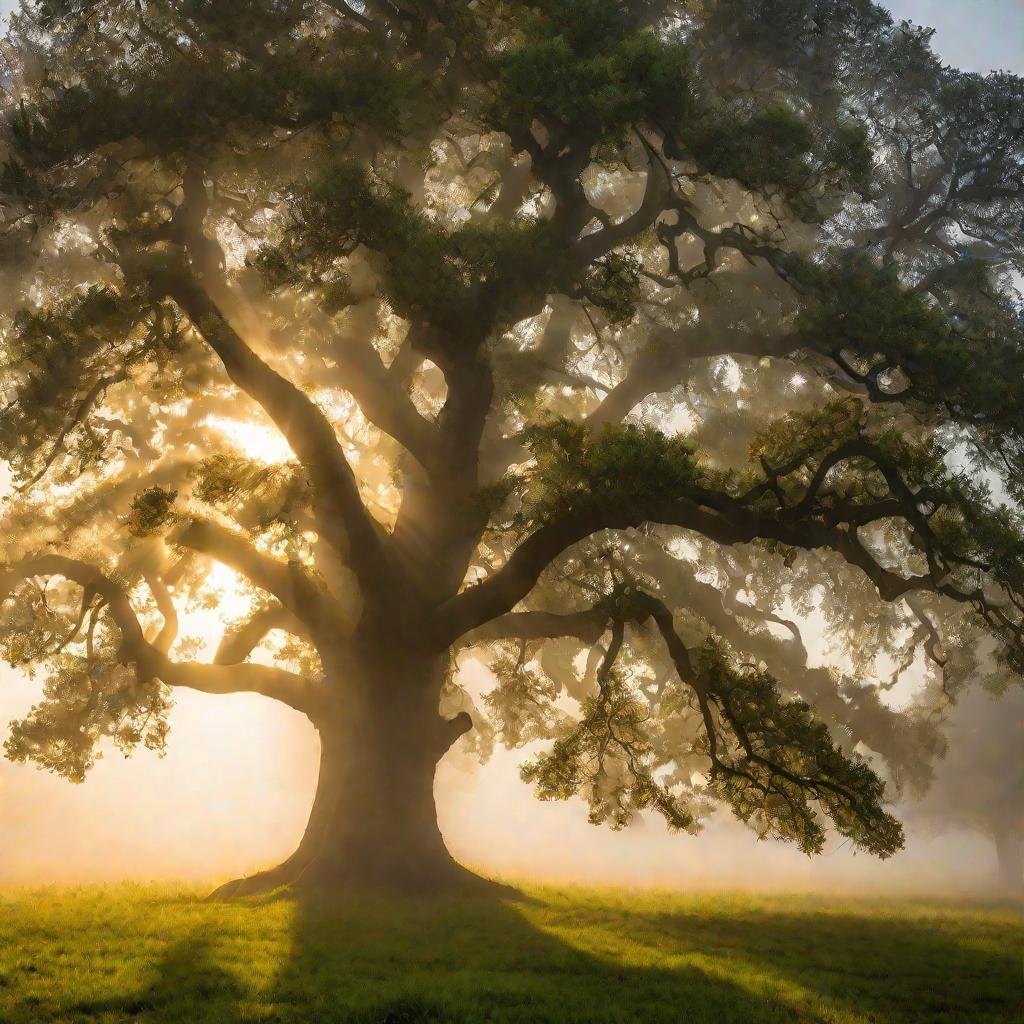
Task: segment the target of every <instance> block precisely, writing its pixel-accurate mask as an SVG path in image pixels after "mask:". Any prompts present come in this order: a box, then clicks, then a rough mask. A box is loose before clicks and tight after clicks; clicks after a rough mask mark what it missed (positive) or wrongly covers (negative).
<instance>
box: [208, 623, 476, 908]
mask: <svg viewBox="0 0 1024 1024" xmlns="http://www.w3.org/2000/svg"><path fill="white" fill-rule="evenodd" d="M445 668H446V664H445V660H444V659H443V658H437V657H436V656H430V655H425V654H422V653H420V654H416V653H413V654H409V653H407V652H403V651H401V650H399V651H393V650H392V651H389V650H388V649H387V644H386V641H382V642H381V645H380V647H379V648H378V650H377V651H376V652H375V653H374V654H373V656H372V657H367V658H364V659H362V660H361V662H360V663H358V664H351V663H349V664H347V665H346V666H345V675H346V678H342V679H340V680H339V686H338V687H337V688H336V689H337V692H338V693H339V694H340V695H341V697H340V699H339V700H338V702H337V704H336V706H335V707H333V708H332V710H331V712H330V714H329V715H328V716H327V717H326V718H325V719H324V720H323V721H322V722H320V723H318V727H319V733H320V746H321V754H320V777H319V780H318V783H317V791H316V796H315V797H314V801H313V807H312V810H311V812H310V818H309V824H308V825H307V826H306V832H305V834H304V836H303V838H302V841H301V843H300V844H299V847H298V849H297V850H296V851H295V853H293V854H292V856H291V857H289V858H288V859H287V860H286V861H285V862H284V863H282V864H280V865H278V866H277V867H276V868H272V869H270V870H269V871H264V872H260V873H259V874H257V875H253V876H250V877H248V878H243V879H239V880H237V881H235V882H229V883H227V885H224V886H221V888H220V889H218V890H217V891H216V892H215V893H214V894H213V895H214V897H221V896H223V897H229V896H240V895H253V894H256V893H261V892H267V891H270V890H272V889H276V888H279V887H280V886H284V885H289V886H293V887H302V888H306V887H310V888H312V887H326V888H339V889H340V888H357V889H399V890H404V891H416V892H424V891H432V890H440V889H449V888H453V887H462V886H472V885H473V883H474V881H475V882H477V883H479V884H480V885H486V883H484V881H483V880H482V879H478V878H476V876H474V875H472V874H471V873H470V872H468V871H466V870H465V869H464V868H462V867H460V866H459V865H458V864H457V863H456V862H455V861H454V860H453V859H452V856H451V854H449V852H448V850H447V848H446V847H445V844H444V839H443V838H442V836H441V831H440V829H439V828H438V824H437V809H436V806H435V803H434V775H435V771H436V768H437V763H438V761H440V759H441V758H442V757H443V756H444V754H445V753H446V752H447V750H448V748H449V747H450V746H451V745H452V743H453V742H454V741H455V740H456V739H457V738H458V737H459V736H460V735H462V734H463V733H464V732H466V731H467V730H468V729H469V728H471V727H472V722H471V721H470V719H469V716H468V715H465V714H463V715H460V716H459V717H458V718H457V719H454V720H452V721H445V720H444V719H443V718H441V716H440V715H439V713H438V702H439V698H440V691H441V685H442V682H443V679H444V671H445Z"/></svg>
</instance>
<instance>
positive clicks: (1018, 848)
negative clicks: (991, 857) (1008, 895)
mask: <svg viewBox="0 0 1024 1024" xmlns="http://www.w3.org/2000/svg"><path fill="white" fill-rule="evenodd" d="M993 838H994V840H995V844H996V858H997V860H998V863H999V884H1000V885H1001V886H1002V888H1003V889H1004V890H1006V891H1007V892H1019V891H1020V890H1021V889H1024V830H1022V829H1020V828H1013V827H1012V826H1009V825H1004V826H998V825H997V826H996V827H995V829H994V830H993Z"/></svg>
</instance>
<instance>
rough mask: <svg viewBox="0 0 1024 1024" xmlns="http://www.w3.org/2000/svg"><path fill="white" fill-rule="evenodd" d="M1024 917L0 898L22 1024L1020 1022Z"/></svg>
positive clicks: (555, 899) (755, 906)
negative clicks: (128, 1023)
mask: <svg viewBox="0 0 1024 1024" xmlns="http://www.w3.org/2000/svg"><path fill="white" fill-rule="evenodd" d="M1021 935H1022V932H1021V907H1020V905H1013V904H1007V903H1003V904H998V903H991V904H977V903H975V904H957V903H952V902H950V903H923V902H893V901H891V900H889V901H883V900H878V899H873V900H843V899H835V898H829V899H825V898H823V897H812V896H782V895H773V896H770V897H768V896H749V895H736V894H715V895H693V896H685V895H678V894H665V893H650V892H647V893H629V892H624V891H611V890H609V891H588V890H576V889H552V888H546V889H537V888H531V889H527V890H525V891H524V892H523V894H522V897H521V898H516V899H513V898H510V899H506V900H502V901H497V900H484V899H480V898H475V899H470V898H464V899H453V900H448V901H430V902H400V901H397V900H396V901H384V900H381V899H356V898H348V899H345V900H339V901H337V902H325V901H323V900H321V901H304V902H296V901H295V900H294V899H292V898H289V897H287V896H272V897H268V898H263V899H258V900H251V901H239V902H234V903H210V902H206V901H204V899H203V893H201V892H197V891H192V890H184V889H176V888H167V887H142V886H117V887H112V888H83V889H63V890H62V889H42V890H32V891H8V892H5V893H0V1021H2V1022H3V1024H51V1022H52V1024H57V1022H60V1024H85V1022H89V1024H94V1022H95V1024H100V1022H102V1024H118V1022H122V1021H143V1022H149V1021H152V1022H161V1024H163V1022H182V1024H185V1022H188V1024H249V1022H253V1024H257V1022H258V1024H271V1022H274V1024H320V1022H324V1024H326V1022H339V1024H340V1022H353V1024H427V1022H430V1024H442V1022H444V1024H448V1022H451V1024H485V1022H486V1024H502V1022H517V1024H545V1022H549V1024H563V1022H565V1024H568V1022H578V1024H602V1022H608V1024H611V1022H637V1024H646V1022H665V1024H669V1022H671V1024H684V1022H693V1024H697V1022H702V1024H729V1022H736V1024H758V1022H767V1021H772V1022H781V1021H796V1022H811V1021H815V1022H818V1021H820V1022H829V1024H911V1022H915V1024H925V1022H939V1021H941V1022H946V1021H949V1022H956V1021H960V1022H963V1024H985V1022H1012V1021H1020V1020H1021V1019H1024V1018H1022V1016H1021V1008H1022V992H1024V981H1022V975H1021V954H1022V949H1021Z"/></svg>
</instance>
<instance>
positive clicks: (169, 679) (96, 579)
mask: <svg viewBox="0 0 1024 1024" xmlns="http://www.w3.org/2000/svg"><path fill="white" fill-rule="evenodd" d="M33 576H62V577H64V578H65V579H67V580H71V581H72V582H73V583H77V584H78V585H79V586H81V587H84V588H89V589H91V591H92V592H94V593H95V594H97V595H98V596H100V597H101V598H102V599H103V601H104V602H105V604H106V609H107V612H108V614H109V615H110V617H111V618H112V619H113V620H114V623H115V624H116V626H117V628H118V630H119V631H120V633H121V644H120V649H119V657H120V659H121V661H122V662H123V663H124V664H134V665H135V666H136V669H137V671H138V673H139V676H140V677H141V678H157V679H160V680H161V681H162V682H163V683H165V684H166V685H167V686H184V687H186V688H188V689H192V690H200V691H202V692H203V693H213V694H226V693H256V694H260V695H262V696H264V697H270V698H271V699H273V700H278V701H281V702H282V703H283V704H287V705H288V706H289V707H292V708H294V709H295V710H296V711H301V712H302V713H303V714H305V715H307V716H308V717H309V718H310V719H312V720H313V721H314V722H315V721H317V720H318V718H319V717H320V714H321V712H322V709H323V707H324V704H325V700H326V691H325V690H324V687H323V686H322V685H321V684H320V683H316V682H313V681H312V680H309V679H306V678H304V677H303V676H300V675H296V674H295V673H293V672H286V671H284V670H283V669H278V668H269V667H267V666H264V665H237V666H222V665H204V664H200V663H197V662H176V661H172V660H171V659H170V658H168V657H167V655H166V653H165V652H164V651H162V650H161V649H160V647H159V646H158V645H157V644H156V643H150V642H149V641H147V640H146V638H145V636H144V635H143V632H142V625H141V624H140V622H139V619H138V616H137V615H136V614H135V610H134V608H132V605H131V601H130V600H129V599H128V595H127V593H126V592H125V590H124V589H123V588H122V587H121V586H120V584H118V583H115V582H114V581H113V580H111V579H110V578H109V577H107V576H106V575H104V574H103V573H102V572H101V571H100V570H99V569H97V568H96V567H95V566H93V565H89V564H88V563H86V562H81V561H78V560H77V559H74V558H67V557H65V556H63V555H40V556H39V557H36V558H29V559H26V560H25V561H23V562H19V563H18V564H17V565H15V566H12V567H11V568H10V569H9V570H8V571H7V572H5V573H2V574H0V603H2V602H3V601H5V600H7V598H8V597H10V596H11V593H12V591H13V590H14V589H15V588H16V587H17V585H18V584H19V583H21V582H22V581H23V580H26V579H30V578H32V577H33ZM158 589H159V588H158ZM159 601H162V599H160V598H158V602H159ZM166 621H167V619H166V617H165V623H166Z"/></svg>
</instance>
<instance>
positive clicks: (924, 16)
mask: <svg viewBox="0 0 1024 1024" xmlns="http://www.w3.org/2000/svg"><path fill="white" fill-rule="evenodd" d="M12 6H13V4H12V3H11V2H10V0H0V12H6V11H8V10H10V8H11V7H12ZM887 6H888V7H889V9H890V10H891V11H892V12H893V14H894V15H895V16H896V17H898V18H908V19H911V20H913V21H915V22H917V23H922V24H930V25H932V26H934V27H935V28H936V29H937V34H936V37H935V40H934V46H935V48H936V50H937V51H938V52H939V53H940V54H941V55H942V56H943V58H944V59H945V60H946V61H948V62H949V63H950V64H954V65H957V66H960V67H963V68H966V69H970V70H975V71H980V72H985V71H988V70H989V69H991V68H1005V69H1009V70H1015V71H1018V72H1024V0H891V2H890V3H889V4H888V5H887ZM37 694H38V688H37V685H36V684H34V683H32V682H30V681H28V680H26V679H24V678H23V677H19V676H15V675H14V674H13V673H12V672H10V671H0V742H2V740H3V738H4V736H5V734H6V723H7V722H8V721H9V720H10V719H11V718H12V717H15V716H19V715H23V714H24V713H25V712H26V711H27V710H28V708H29V706H30V705H31V704H32V703H33V702H34V700H35V699H36V697H37ZM175 698H176V700H177V706H176V707H175V709H174V712H173V716H172V725H173V733H172V736H171V740H170V744H169V751H168V755H167V757H166V758H165V759H163V760H160V759H158V758H157V757H155V756H154V755H152V754H148V753H140V754H137V755H136V756H135V757H134V758H133V759H132V760H128V761H126V760H124V759H122V758H121V756H120V755H118V754H117V753H116V752H113V751H112V752H109V753H108V754H107V756H106V757H105V758H104V759H103V761H101V762H100V764H99V765H98V766H97V768H96V769H95V771H94V773H93V775H92V776H91V777H90V778H89V780H88V781H87V782H86V783H85V784H84V785H83V786H72V785H70V784H68V783H66V782H64V781H63V780H60V779H56V778H54V777H52V776H48V775H46V774H44V773H41V772H39V771H37V770H35V769H34V768H28V767H23V766H12V765H9V764H6V763H5V762H2V761H0V884H3V883H12V882H13V883H23V882H31V883H35V882H39V881H47V882H50V881H56V882H63V881H90V880H113V879H118V878H123V877H135V878H141V879H152V878H161V877H163V878H166V877H175V878H184V879H191V880H197V881H206V880H209V879H211V878H216V877H226V876H229V875H234V874H239V873H243V872H247V871H251V870H254V869H255V868H257V867H259V866H265V865H266V864H268V863H272V862H273V861H274V860H275V859H281V858H282V857H284V856H286V855H287V854H288V853H289V852H290V851H291V849H292V848H293V847H294V845H295V843H296V842H297V841H298V839H299V837H300V836H301V833H302V829H303V826H304V824H305V817H306V814H307V812H308V809H309V802H310V800H311V798H312V793H313V788H314V785H315V780H316V771H317V755H316V741H315V735H314V733H313V730H312V727H311V726H310V725H309V724H308V722H307V721H306V720H305V719H304V718H302V717H301V716H300V715H298V714H296V713H294V712H292V711H290V710H289V709H287V708H284V707H282V706H280V705H276V704H272V703H270V702H267V701H264V700H262V699H261V698H256V697H246V696H237V697H208V696H204V695H202V694H189V693H186V694H184V695H183V694H180V693H176V695H175ZM525 757H526V753H525V752H523V751H518V752H513V753H499V754H498V755H497V756H496V757H495V759H494V760H493V761H492V762H491V763H489V764H488V765H487V766H486V767H484V768H481V767H480V766H479V765H477V764H476V763H475V762H473V760H472V759H471V758H469V757H468V756H466V755H461V754H459V753H453V754H451V755H449V757H448V758H447V759H446V760H445V761H444V762H443V763H442V765H441V769H440V771H439V776H438V795H439V802H440V804H441V824H442V829H443V831H444V833H445V836H446V839H447V841H448V842H449V845H450V846H451V848H452V850H453V852H454V853H455V855H456V856H458V857H459V858H460V859H463V860H464V861H465V862H467V863H470V864H472V865H473V866H475V867H478V868H481V869H484V870H489V871H492V872H497V873H501V874H503V875H506V876H523V875H526V874H529V875H533V876H540V877H543V878H547V879H551V880H569V879H572V880H576V881H586V882H600V881H615V882H625V883H629V884H635V885H642V884H652V885H666V886H688V887H690V886H694V885H702V884H710V885H714V886H725V885H741V886H743V885H746V886H749V887H751V888H757V887H761V886H768V885H773V884H783V883H785V884H788V885H796V886H798V887H800V888H808V889H812V888H819V887H829V888H833V887H843V886H849V887H854V886H858V887H868V888H875V889H878V890H885V889H886V888H890V887H892V888H896V887H905V886H908V885H917V886H918V887H919V888H921V889H922V890H927V889H928V888H932V887H935V886H937V885H942V884H943V883H944V872H945V873H946V876H947V877H948V872H949V865H950V864H952V863H954V862H955V863H958V864H959V865H961V866H963V870H962V871H961V873H960V879H959V881H960V882H961V883H963V884H965V885H970V884H971V883H972V882H977V883H979V884H980V883H981V881H982V880H983V879H985V878H986V877H987V876H988V874H989V873H990V872H991V870H992V867H991V865H990V863H989V862H990V861H991V858H992V853H991V849H990V847H989V846H988V845H987V844H986V843H984V842H983V841H982V840H980V839H978V838H973V837H971V836H969V835H960V836H956V835H947V836H942V837H930V836H924V835H920V834H918V835H913V834H912V837H911V842H910V844H909V847H908V850H907V851H906V853H904V854H902V855H901V856H899V857H896V858H893V860H892V861H889V862H886V863H884V864H879V863H878V862H877V861H873V860H871V859H870V858H868V857H864V856H861V857H857V858H854V857H853V856H852V855H851V852H850V850H849V849H848V848H847V849H844V848H843V847H842V846H841V845H838V844H833V845H832V846H830V847H829V848H828V850H827V851H826V854H825V856H824V857H822V858H820V859H818V860H815V861H811V860H808V859H807V858H805V857H803V856H802V855H800V854H799V853H798V852H797V851H796V850H794V849H792V848H788V847H782V846H779V845H776V844H765V843H758V842H757V840H756V839H755V837H754V836H753V835H752V834H750V833H749V832H747V831H745V830H743V829H742V828H741V827H739V826H737V825H735V824H734V823H731V822H729V821H728V820H724V819H723V820H721V821H715V822H713V823H712V824H711V826H710V827H709V829H708V832H707V834H705V835H704V836H703V837H700V838H696V839H695V838H691V837H688V836H682V837H680V836H668V835H667V834H666V833H665V830H664V828H663V826H661V825H660V824H658V823H657V822H645V823H644V824H643V825H641V826H640V827H638V828H633V829H628V830H626V831H625V832H623V833H619V834H614V833H611V832H609V831H607V830H597V829H594V828H593V827H592V826H590V825H588V824H587V822H586V814H585V809H584V808H583V806H582V805H580V804H579V803H576V802H570V803H568V804H540V803H538V802H537V801H535V800H534V799H533V797H532V795H531V794H530V792H529V790H528V788H527V787H526V786H524V785H523V784H521V783H519V781H518V779H517V774H518V772H517V766H518V764H519V763H521V761H522V760H524V759H525ZM241 823H244V824H241Z"/></svg>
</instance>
